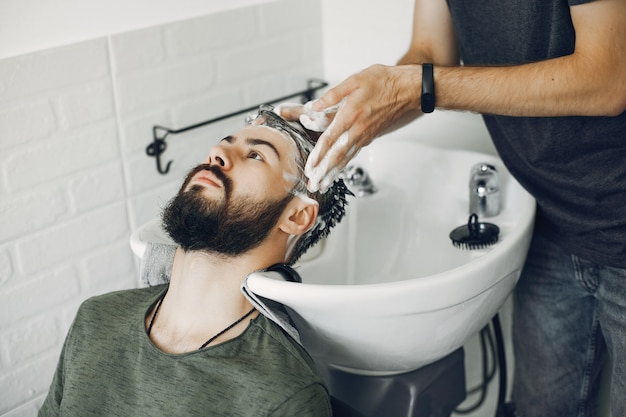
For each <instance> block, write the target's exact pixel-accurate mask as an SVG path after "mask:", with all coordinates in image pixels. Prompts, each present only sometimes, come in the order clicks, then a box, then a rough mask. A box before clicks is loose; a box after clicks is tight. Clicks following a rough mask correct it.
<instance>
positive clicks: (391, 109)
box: [304, 65, 422, 192]
mask: <svg viewBox="0 0 626 417" xmlns="http://www.w3.org/2000/svg"><path fill="white" fill-rule="evenodd" d="M421 75H422V73H421V67H419V66H415V65H401V66H393V67H391V66H384V65H374V66H371V67H369V68H367V69H365V70H364V71H362V72H360V73H358V74H356V75H353V76H351V77H349V78H347V79H346V80H345V81H343V82H342V83H341V84H339V85H337V86H336V87H334V88H332V89H330V90H328V91H327V92H326V93H325V94H324V95H323V96H322V97H320V98H319V99H318V100H316V101H315V102H313V110H315V111H324V110H325V109H327V108H329V107H332V106H336V105H338V104H339V103H340V102H341V101H342V100H343V103H342V104H341V105H340V107H339V110H338V112H337V114H336V116H335V118H334V119H333V121H332V122H331V123H330V126H328V128H327V129H326V130H325V131H324V133H323V134H322V135H321V136H320V138H319V140H318V141H317V144H316V145H315V149H313V151H312V152H311V154H310V155H309V158H308V160H307V163H306V167H305V171H304V172H305V175H306V176H307V177H308V178H309V182H308V184H307V187H308V188H309V190H310V191H312V192H315V191H318V190H319V191H321V192H325V191H326V190H327V189H328V188H329V187H330V185H331V184H332V183H333V181H334V180H335V179H336V178H337V177H338V176H339V173H340V172H341V170H342V169H343V168H344V167H345V166H346V165H347V164H348V162H349V161H350V160H351V159H352V158H354V157H355V156H356V154H357V153H358V152H359V151H360V150H361V148H362V147H364V146H366V145H369V144H370V143H371V142H372V141H373V140H374V139H375V138H376V137H377V136H379V135H380V134H381V133H384V131H385V129H387V128H388V127H390V126H391V125H393V124H394V123H395V122H396V121H397V120H398V119H400V118H401V117H402V116H403V115H405V114H406V113H407V112H408V111H410V110H413V111H415V110H417V109H419V108H420V95H421V83H422V78H421Z"/></svg>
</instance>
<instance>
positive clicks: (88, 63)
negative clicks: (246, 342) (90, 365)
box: [0, 0, 323, 416]
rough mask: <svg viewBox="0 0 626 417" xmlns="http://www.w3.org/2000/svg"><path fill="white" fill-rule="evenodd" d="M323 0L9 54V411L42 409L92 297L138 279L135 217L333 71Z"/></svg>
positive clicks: (2, 63) (4, 325) (2, 133)
mask: <svg viewBox="0 0 626 417" xmlns="http://www.w3.org/2000/svg"><path fill="white" fill-rule="evenodd" d="M320 8H321V7H320V1H313V2H311V1H307V0H282V1H278V2H272V3H267V4H261V5H256V6H251V7H245V8H241V9H238V10H231V11H226V12H221V13H218V14H212V15H208V16H200V17H197V18H194V19H189V20H185V21H180V22H175V23H172V24H166V25H162V26H157V27H150V28H146V29H141V30H138V31H134V32H129V33H122V34H111V35H109V36H107V37H104V38H99V39H94V40H91V41H87V42H81V43H77V44H73V45H69V46H65V47H60V48H54V49H50V50H44V51H39V52H36V53H32V54H28V55H24V56H18V57H13V58H8V59H4V60H0V415H1V416H34V415H36V412H37V409H38V407H39V405H40V403H41V401H42V400H43V397H44V396H45V394H46V393H47V390H48V386H49V384H50V381H51V378H52V373H53V372H54V368H55V366H56V362H57V359H58V355H59V352H60V348H61V345H62V343H63V340H64V337H65V334H66V332H67V330H68V328H69V326H70V324H71V321H72V319H73V317H74V314H75V311H76V309H77V308H78V306H79V305H80V303H81V302H82V301H83V300H84V299H86V298H87V297H90V296H92V295H95V294H99V293H103V292H107V291H111V290H115V289H122V288H130V287H135V286H137V285H139V284H138V282H137V277H136V272H137V262H136V260H135V258H134V256H133V255H132V253H131V252H130V247H129V245H128V238H129V234H130V232H131V230H132V229H133V228H134V227H137V226H138V225H141V224H143V223H144V222H146V221H147V220H149V219H151V218H153V217H154V216H156V215H157V214H158V213H159V211H160V209H161V206H162V205H163V204H164V202H166V201H167V200H168V199H169V198H170V197H171V196H172V194H173V193H174V192H175V191H176V189H177V187H178V185H179V183H180V180H181V178H182V175H183V174H184V173H185V172H186V171H187V170H188V169H189V168H191V166H192V165H195V164H196V163H198V162H199V161H201V160H203V159H204V157H205V156H206V154H207V152H208V149H209V148H210V147H211V146H212V145H213V144H214V143H216V142H217V141H218V140H219V139H220V138H221V137H223V136H224V135H225V134H227V133H229V132H230V131H232V130H233V129H234V128H236V127H238V126H239V125H240V124H241V122H242V119H243V118H242V117H240V118H235V119H234V120H227V121H224V122H220V123H217V124H215V125H213V126H209V127H205V128H202V129H198V130H197V131H193V132H189V133H186V134H182V135H178V136H171V137H169V138H168V149H167V151H166V153H165V154H164V156H163V163H164V164H165V163H166V162H167V161H169V160H173V161H174V163H173V165H172V169H171V171H170V174H168V175H166V176H163V175H160V174H158V173H157V172H156V163H155V160H154V158H151V157H148V156H147V155H146V154H145V148H146V146H147V145H148V144H149V143H150V142H151V139H152V126H153V125H155V124H160V125H165V126H168V127H172V128H177V127H182V126H185V125H188V124H191V123H196V122H198V121H202V120H206V119H209V118H212V117H215V116H220V115H222V114H225V113H228V112H231V111H234V110H238V109H240V108H244V107H249V106H251V105H254V104H257V103H259V102H262V101H265V100H268V99H272V98H275V97H279V96H282V95H285V94H288V93H291V92H295V91H299V90H302V89H303V88H304V87H305V85H306V84H305V83H306V80H307V78H309V77H321V76H322V75H321V74H322V67H323V65H322V64H323V63H322V43H321V42H322V41H321V10H320Z"/></svg>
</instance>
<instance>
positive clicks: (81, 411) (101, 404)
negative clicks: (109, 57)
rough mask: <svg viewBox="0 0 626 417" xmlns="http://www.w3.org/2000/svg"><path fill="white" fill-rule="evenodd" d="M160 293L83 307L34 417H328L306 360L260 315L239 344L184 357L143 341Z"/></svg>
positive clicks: (117, 296)
mask: <svg viewBox="0 0 626 417" xmlns="http://www.w3.org/2000/svg"><path fill="white" fill-rule="evenodd" d="M163 291H165V286H158V287H151V288H143V289H138V290H128V291H120V292H115V293H111V294H106V295H102V296H98V297H95V298H92V299H90V300H87V301H86V302H85V303H83V305H82V306H81V307H80V309H79V312H78V314H77V316H76V319H75V321H74V323H73V325H72V327H71V329H70V331H69V333H68V335H67V338H66V340H65V345H64V347H63V351H62V354H61V358H60V360H59V363H58V366H57V370H56V373H55V376H54V379H53V381H52V385H51V388H50V391H49V393H48V396H47V398H46V400H45V402H44V403H43V405H42V407H41V409H40V411H39V416H57V415H61V416H81V417H87V416H150V417H157V416H168V417H171V416H220V417H223V416H290V417H291V416H316V417H318V416H330V415H331V414H332V413H331V408H330V401H329V396H328V391H327V388H326V386H325V385H324V382H323V380H322V379H321V377H320V375H319V374H318V372H317V370H316V368H315V365H314V363H313V361H312V359H311V357H310V356H309V355H308V354H307V353H306V352H305V351H304V349H303V348H302V347H301V346H300V345H298V344H297V343H296V342H295V341H294V340H293V339H291V338H290V337H289V336H288V335H286V334H285V333H284V332H283V331H282V330H281V329H280V327H278V326H277V325H275V324H274V323H273V322H272V321H270V320H269V319H267V318H266V317H265V316H263V315H259V316H258V317H257V318H255V319H254V320H253V321H252V322H251V323H250V325H249V326H248V328H247V329H246V330H245V331H244V332H243V333H242V334H241V335H240V336H238V337H236V338H234V339H232V340H229V341H227V342H225V343H222V344H219V345H216V346H212V347H208V348H205V349H202V350H198V351H194V352H189V353H185V354H167V353H164V352H162V351H161V350H159V349H157V348H156V347H155V346H154V345H153V344H152V342H151V341H150V339H149V338H148V336H147V334H146V330H145V325H144V319H145V316H146V313H147V312H148V311H149V310H150V308H151V307H152V306H153V305H154V304H155V302H156V300H157V299H158V298H159V297H160V295H161V294H162V293H163Z"/></svg>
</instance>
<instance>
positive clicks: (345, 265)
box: [132, 135, 535, 375]
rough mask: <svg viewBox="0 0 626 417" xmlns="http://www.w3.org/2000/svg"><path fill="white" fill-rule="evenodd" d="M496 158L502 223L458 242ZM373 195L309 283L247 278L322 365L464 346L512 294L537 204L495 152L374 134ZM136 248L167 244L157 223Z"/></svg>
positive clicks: (394, 367)
mask: <svg viewBox="0 0 626 417" xmlns="http://www.w3.org/2000/svg"><path fill="white" fill-rule="evenodd" d="M478 162H487V163H489V164H491V165H494V166H495V167H496V169H497V170H498V172H499V177H500V195H501V211H500V214H498V215H497V216H494V217H490V218H484V219H482V218H481V219H480V220H481V221H487V222H490V223H494V224H496V225H497V226H498V227H499V228H500V237H499V241H498V242H497V243H496V244H495V245H493V246H491V247H488V248H486V249H480V250H464V249H459V248H457V247H455V246H454V245H453V244H452V242H451V240H450V238H449V234H450V231H451V230H453V229H454V228H456V227H457V226H460V225H462V224H466V223H467V221H468V217H469V212H468V206H469V188H468V184H469V176H470V171H471V168H472V166H473V165H475V164H476V163H478ZM353 163H354V164H357V165H359V166H361V167H363V168H364V169H365V170H366V172H368V173H369V175H370V177H371V178H372V181H373V183H374V184H375V186H376V188H377V190H378V191H377V192H376V193H375V194H372V195H369V196H366V197H357V198H350V199H349V206H348V208H347V215H346V217H345V219H344V220H343V221H342V223H340V224H339V225H338V226H337V227H336V228H335V229H334V230H333V231H332V232H331V234H330V235H329V236H328V237H327V238H326V239H325V240H323V241H322V242H320V244H318V246H317V247H315V248H312V249H311V250H310V251H309V254H308V256H307V255H305V257H303V260H302V261H301V262H299V263H298V265H296V269H297V271H298V272H299V274H300V276H301V277H302V279H303V283H292V282H285V281H279V280H274V279H272V278H268V277H266V276H263V275H261V274H253V275H251V276H250V277H249V278H248V286H249V288H250V289H251V290H252V291H253V292H255V293H256V294H258V295H260V296H262V297H266V298H269V299H272V300H275V301H278V302H280V303H282V304H284V305H286V306H287V307H288V309H289V311H290V315H291V316H292V318H293V320H294V321H295V324H296V327H297V328H298V330H299V332H300V335H301V339H302V343H303V345H304V346H305V347H306V348H307V350H308V351H309V353H310V354H311V355H312V356H313V357H314V359H315V360H316V361H317V362H318V364H320V365H321V366H328V367H331V368H336V369H340V370H343V371H347V372H351V373H355V374H363V375H391V374H397V373H403V372H408V371H412V370H415V369H418V368H420V367H422V366H424V365H426V364H429V363H432V362H434V361H436V360H438V359H440V358H443V357H444V356H446V355H448V354H449V353H451V352H453V351H455V350H456V349H458V348H459V347H461V346H462V345H463V344H464V343H465V342H466V341H467V340H468V339H469V338H470V337H471V336H472V335H473V334H475V333H476V332H478V331H479V330H480V329H482V328H483V327H484V326H485V325H486V324H487V323H489V321H490V320H491V318H492V317H493V316H494V315H495V314H496V313H497V312H498V310H499V309H500V308H501V306H502V305H503V303H504V301H505V300H506V298H507V297H508V295H509V294H510V293H511V291H512V290H513V288H514V286H515V284H516V282H517V280H518V278H519V275H520V271H521V268H522V265H523V263H524V260H525V257H526V253H527V251H528V246H529V243H530V238H531V233H532V227H533V221H534V213H535V202H534V200H533V198H532V197H531V196H530V195H529V194H528V193H527V192H526V191H525V190H524V189H523V188H522V187H521V186H520V185H519V184H518V183H517V182H516V181H515V180H514V179H513V178H512V177H511V175H510V174H509V173H508V171H507V170H506V168H505V167H504V166H503V164H502V162H501V161H500V160H499V159H498V158H497V157H495V156H493V155H487V154H481V153H476V152H471V151H460V150H450V149H441V148H435V147H431V146H427V145H423V144H420V143H418V142H416V141H415V140H411V138H409V137H402V135H396V136H388V137H385V138H383V139H379V140H377V141H375V142H374V143H372V144H371V145H369V146H368V147H366V148H364V149H363V150H362V151H361V153H360V154H359V155H358V156H357V157H356V158H355V159H354V160H353ZM132 239H134V244H133V250H134V251H135V253H136V254H137V255H139V256H141V255H142V250H143V249H142V248H143V246H142V244H141V242H142V241H143V242H145V241H150V240H153V241H163V240H166V239H164V238H163V232H162V231H161V230H160V229H159V226H158V222H151V223H148V224H147V225H145V226H144V227H143V228H140V229H139V230H138V231H136V232H135V233H134V234H133V238H132Z"/></svg>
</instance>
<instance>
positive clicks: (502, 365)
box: [491, 314, 506, 417]
mask: <svg viewBox="0 0 626 417" xmlns="http://www.w3.org/2000/svg"><path fill="white" fill-rule="evenodd" d="M491 322H492V324H493V331H494V333H495V336H496V351H497V356H498V368H499V369H500V372H499V376H500V378H499V379H500V387H499V389H498V402H497V407H496V417H505V412H506V411H505V405H506V404H505V400H506V398H505V397H506V353H505V352H504V338H503V337H502V328H501V327H500V317H499V316H498V315H497V314H496V315H495V316H494V317H493V319H492V320H491Z"/></svg>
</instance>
